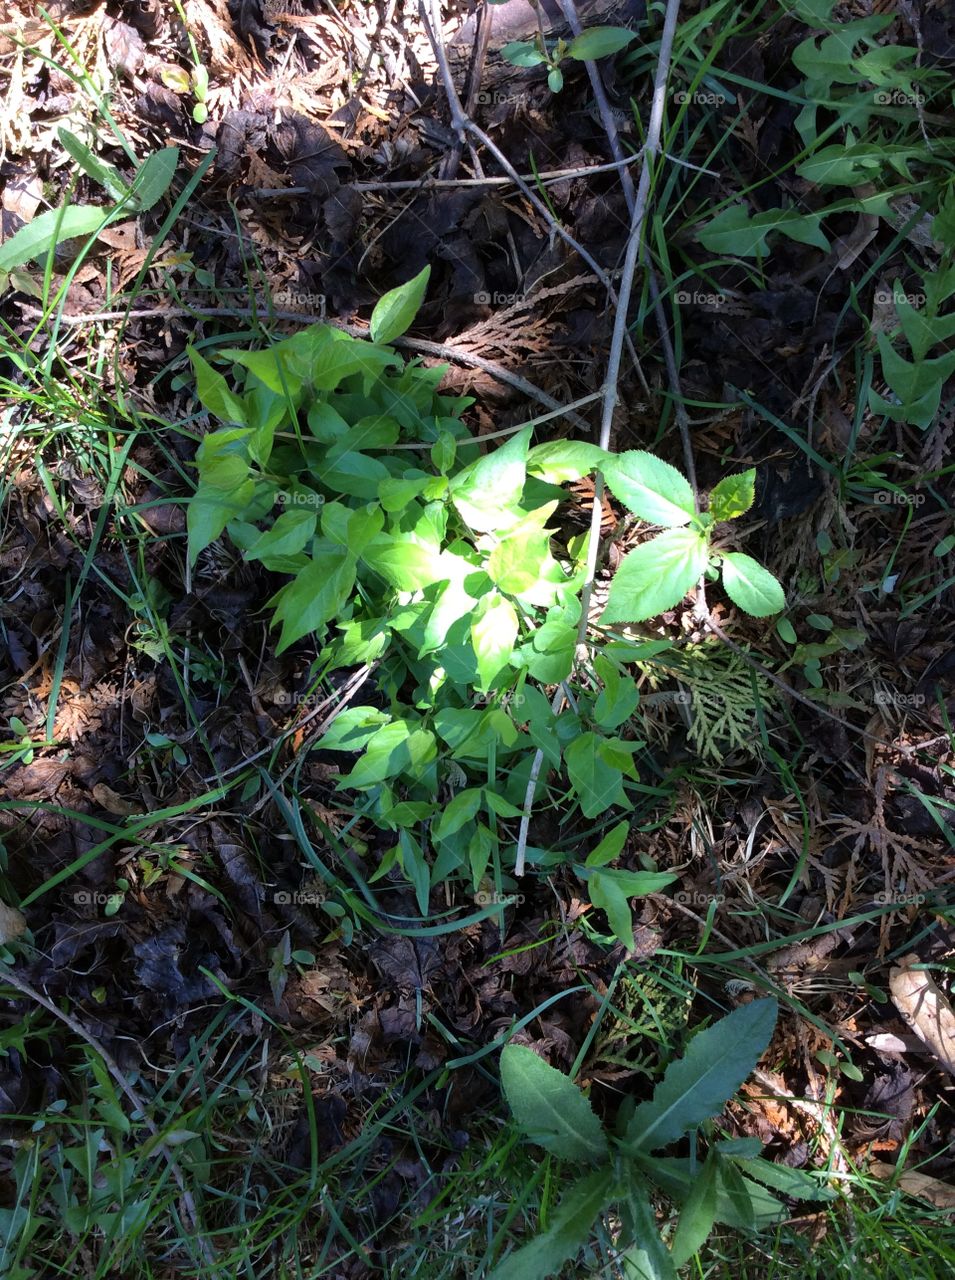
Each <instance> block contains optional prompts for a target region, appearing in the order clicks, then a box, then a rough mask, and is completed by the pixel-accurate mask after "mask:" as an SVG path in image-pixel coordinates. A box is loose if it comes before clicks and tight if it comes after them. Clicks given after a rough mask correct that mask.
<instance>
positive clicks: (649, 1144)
mask: <svg viewBox="0 0 955 1280" xmlns="http://www.w3.org/2000/svg"><path fill="white" fill-rule="evenodd" d="M775 1025H776V1001H775V1000H754V1001H753V1002H752V1004H745V1005H742V1006H741V1007H740V1008H739V1009H734V1010H733V1012H732V1013H730V1014H728V1015H727V1016H726V1017H725V1018H721V1019H720V1021H719V1022H716V1023H714V1025H713V1026H712V1027H707V1029H706V1030H705V1031H701V1032H700V1033H699V1034H698V1035H695V1036H694V1037H693V1039H692V1040H691V1041H690V1047H689V1049H688V1050H687V1052H686V1055H685V1056H684V1057H682V1058H680V1059H679V1060H678V1061H677V1062H671V1064H670V1065H669V1067H667V1070H666V1074H665V1075H664V1077H663V1079H662V1080H661V1081H660V1083H659V1084H658V1085H657V1087H656V1089H655V1090H654V1092H653V1097H652V1098H651V1099H650V1101H649V1102H644V1103H641V1105H640V1106H639V1107H637V1109H636V1111H634V1113H633V1115H632V1116H631V1118H630V1123H629V1124H628V1125H627V1132H626V1136H625V1146H626V1147H628V1148H630V1149H631V1150H634V1151H655V1150H656V1149H657V1148H658V1147H665V1146H668V1145H669V1144H670V1143H671V1142H676V1140H677V1139H678V1138H681V1137H682V1136H683V1134H684V1133H686V1132H687V1131H688V1130H689V1129H694V1128H696V1126H697V1125H700V1124H702V1123H703V1121H704V1120H709V1119H710V1118H711V1117H712V1116H715V1115H719V1113H720V1112H721V1111H722V1110H723V1107H724V1106H725V1105H726V1103H727V1101H728V1100H729V1099H730V1098H731V1097H732V1096H733V1094H734V1093H735V1092H736V1090H737V1089H738V1088H739V1087H740V1085H741V1084H742V1083H743V1081H744V1080H745V1079H746V1077H747V1076H748V1075H749V1073H750V1072H751V1071H752V1070H753V1068H754V1067H755V1066H756V1063H757V1062H758V1061H759V1059H760V1055H761V1054H762V1053H763V1051H764V1050H765V1048H766V1046H767V1045H768V1044H769V1041H770V1038H771V1036H772V1034H773V1027H774V1026H775Z"/></svg>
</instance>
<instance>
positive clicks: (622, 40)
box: [567, 27, 637, 62]
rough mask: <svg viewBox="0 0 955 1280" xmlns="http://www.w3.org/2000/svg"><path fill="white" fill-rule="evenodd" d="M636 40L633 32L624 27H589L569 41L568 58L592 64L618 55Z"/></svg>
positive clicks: (635, 34)
mask: <svg viewBox="0 0 955 1280" xmlns="http://www.w3.org/2000/svg"><path fill="white" fill-rule="evenodd" d="M636 38H637V33H636V32H635V31H630V30H628V29H627V28H626V27H589V28H588V29H587V30H586V31H582V32H581V33H580V35H579V36H576V37H575V38H574V39H573V40H571V42H570V44H569V45H568V46H567V56H568V58H576V59H577V61H578V62H593V61H594V60H595V59H597V58H606V57H609V55H610V54H611V53H619V52H620V50H621V49H626V47H627V45H628V44H632V43H633V41H634V40H636Z"/></svg>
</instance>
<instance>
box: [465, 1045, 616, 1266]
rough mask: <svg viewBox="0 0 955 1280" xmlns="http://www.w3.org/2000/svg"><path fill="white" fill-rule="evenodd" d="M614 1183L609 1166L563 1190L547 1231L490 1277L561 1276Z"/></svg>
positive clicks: (585, 1241) (590, 1227) (586, 1237)
mask: <svg viewBox="0 0 955 1280" xmlns="http://www.w3.org/2000/svg"><path fill="white" fill-rule="evenodd" d="M505 1052H506V1051H505ZM613 1184H614V1179H613V1173H612V1171H611V1170H610V1169H598V1170H597V1172H596V1173H588V1174H587V1175H586V1176H585V1177H583V1178H579V1179H578V1180H577V1181H576V1182H575V1183H574V1184H573V1185H572V1186H570V1187H569V1188H568V1189H567V1191H566V1192H565V1193H564V1196H563V1197H562V1199H561V1202H560V1204H559V1205H558V1206H557V1208H556V1210H555V1211H554V1213H553V1215H552V1216H551V1220H550V1226H549V1227H548V1228H547V1230H546V1231H544V1232H542V1233H541V1234H540V1235H539V1236H535V1237H534V1239H533V1240H531V1241H530V1242H529V1243H528V1244H526V1245H524V1247H523V1248H522V1249H518V1250H517V1252H516V1253H512V1254H509V1255H508V1257H506V1258H505V1259H504V1261H503V1262H501V1263H499V1265H498V1266H496V1267H495V1268H494V1270H493V1271H492V1272H491V1274H490V1276H489V1277H488V1280H551V1277H553V1276H556V1275H558V1274H559V1272H560V1269H561V1267H562V1266H563V1264H564V1263H565V1262H566V1261H567V1259H568V1258H571V1257H573V1255H574V1254H575V1253H576V1252H577V1251H578V1249H582V1248H583V1247H584V1245H585V1244H587V1243H588V1242H589V1240H590V1233H591V1229H592V1228H593V1225H594V1222H595V1221H596V1218H597V1215H598V1214H599V1213H600V1211H601V1210H602V1209H603V1208H604V1207H605V1206H606V1205H607V1203H608V1201H609V1200H610V1198H611V1196H612V1194H613Z"/></svg>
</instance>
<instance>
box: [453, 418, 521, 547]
mask: <svg viewBox="0 0 955 1280" xmlns="http://www.w3.org/2000/svg"><path fill="white" fill-rule="evenodd" d="M532 431H533V427H525V428H524V430H523V431H520V432H518V434H517V435H515V436H513V437H512V438H511V439H510V440H508V442H507V443H506V444H504V445H502V446H501V448H500V449H495V450H493V451H492V452H491V453H488V454H485V456H484V457H483V458H479V459H478V460H477V461H476V462H472V463H471V464H470V465H469V466H467V467H465V468H464V469H463V470H462V471H459V472H458V474H457V475H456V476H455V477H454V479H453V480H452V481H451V501H452V502H453V503H454V505H455V507H456V508H457V511H458V514H459V515H460V517H461V519H462V520H464V521H465V523H466V524H468V525H470V527H471V528H472V529H474V530H475V531H476V532H477V533H495V534H497V535H498V536H500V535H501V533H502V532H504V531H505V530H506V529H509V528H512V527H513V526H514V525H515V524H518V523H519V522H520V520H521V519H523V517H524V514H525V513H524V512H518V511H516V510H515V508H516V505H517V503H518V502H519V501H520V497H521V494H522V492H523V490H524V480H525V477H526V474H527V449H528V445H529V444H530V439H531V432H532Z"/></svg>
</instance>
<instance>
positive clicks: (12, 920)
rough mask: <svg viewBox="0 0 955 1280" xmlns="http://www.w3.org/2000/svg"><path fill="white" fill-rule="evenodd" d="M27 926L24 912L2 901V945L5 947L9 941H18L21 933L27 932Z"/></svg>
mask: <svg viewBox="0 0 955 1280" xmlns="http://www.w3.org/2000/svg"><path fill="white" fill-rule="evenodd" d="M26 928H27V922H26V917H25V916H24V915H23V912H22V911H18V910H17V909H16V907H8V906H7V904H6V903H5V902H0V947H5V946H6V945H7V943H8V942H16V940H17V938H19V937H20V936H21V934H24V933H26Z"/></svg>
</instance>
